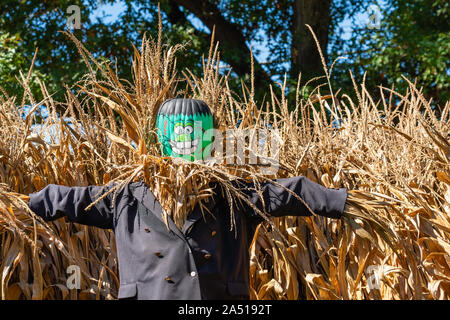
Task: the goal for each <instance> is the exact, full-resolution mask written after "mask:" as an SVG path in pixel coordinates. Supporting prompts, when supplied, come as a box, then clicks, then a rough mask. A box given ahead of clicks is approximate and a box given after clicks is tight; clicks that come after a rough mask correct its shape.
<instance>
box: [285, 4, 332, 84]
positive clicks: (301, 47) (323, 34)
mask: <svg viewBox="0 0 450 320" xmlns="http://www.w3.org/2000/svg"><path fill="white" fill-rule="evenodd" d="M330 5H331V0H294V3H293V12H294V14H293V21H292V44H291V77H292V78H294V79H296V78H297V77H298V74H299V72H301V73H302V83H305V81H307V80H309V79H311V78H313V77H316V76H322V75H324V74H325V72H324V69H323V65H322V62H321V58H320V54H319V52H318V50H317V45H316V43H315V41H314V38H313V36H312V34H311V31H310V30H309V29H308V28H307V27H306V24H308V25H310V26H311V28H312V29H313V31H314V33H315V34H316V37H317V40H318V41H319V44H320V48H321V50H322V54H323V55H324V58H325V59H326V57H327V43H328V31H329V26H330Z"/></svg>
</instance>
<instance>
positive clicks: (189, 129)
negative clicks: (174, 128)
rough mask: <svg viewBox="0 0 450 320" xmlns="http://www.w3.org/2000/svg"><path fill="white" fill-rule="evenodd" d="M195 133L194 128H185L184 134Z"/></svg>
mask: <svg viewBox="0 0 450 320" xmlns="http://www.w3.org/2000/svg"><path fill="white" fill-rule="evenodd" d="M193 131H194V128H192V126H187V127H185V128H184V132H185V133H187V134H191V133H192V132H193Z"/></svg>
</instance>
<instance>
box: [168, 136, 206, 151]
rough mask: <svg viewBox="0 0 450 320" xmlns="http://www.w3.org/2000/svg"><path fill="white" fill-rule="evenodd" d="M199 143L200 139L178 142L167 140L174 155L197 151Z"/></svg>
mask: <svg viewBox="0 0 450 320" xmlns="http://www.w3.org/2000/svg"><path fill="white" fill-rule="evenodd" d="M199 141H200V138H197V139H195V140H189V141H180V142H176V141H174V140H169V144H170V146H171V147H172V151H173V152H175V153H176V154H191V153H194V152H195V151H196V150H197V148H198V143H199Z"/></svg>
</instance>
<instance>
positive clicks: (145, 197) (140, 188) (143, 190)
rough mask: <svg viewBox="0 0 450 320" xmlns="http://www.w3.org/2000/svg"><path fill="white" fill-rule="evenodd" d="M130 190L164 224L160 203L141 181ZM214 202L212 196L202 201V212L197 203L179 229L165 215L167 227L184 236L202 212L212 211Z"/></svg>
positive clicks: (205, 213) (206, 213)
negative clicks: (206, 200)
mask: <svg viewBox="0 0 450 320" xmlns="http://www.w3.org/2000/svg"><path fill="white" fill-rule="evenodd" d="M131 192H132V194H133V196H134V197H135V198H136V199H137V200H138V201H140V202H141V203H142V204H143V205H144V206H145V207H146V208H147V209H148V210H150V212H151V213H152V214H153V215H155V216H156V217H157V218H158V219H159V220H160V221H161V223H163V224H165V223H164V219H163V217H162V210H163V209H162V207H161V204H160V203H159V201H158V200H157V199H156V197H155V196H154V195H153V193H152V192H151V191H150V189H149V188H148V187H147V185H146V184H145V183H144V182H143V181H141V182H139V183H138V184H137V185H136V186H135V187H134V188H132V189H131ZM215 203H216V202H215V199H214V197H211V198H209V199H208V202H204V203H203V206H204V207H206V209H204V210H203V213H202V210H201V208H200V205H199V204H197V205H196V206H195V208H194V210H193V211H192V212H191V213H190V214H189V215H188V216H187V218H186V222H185V223H184V225H183V228H182V229H181V230H180V229H178V228H177V226H176V225H175V222H174V221H173V220H172V218H171V217H170V216H167V222H168V225H169V229H170V230H172V231H173V232H174V233H176V234H177V235H178V236H180V237H184V236H185V234H186V232H187V231H188V230H189V228H190V227H191V226H192V225H194V224H195V223H196V222H197V221H198V220H199V219H200V218H202V217H203V214H204V215H205V216H206V215H208V214H210V213H209V212H211V213H212V212H213V209H214V205H215ZM208 211H209V212H208Z"/></svg>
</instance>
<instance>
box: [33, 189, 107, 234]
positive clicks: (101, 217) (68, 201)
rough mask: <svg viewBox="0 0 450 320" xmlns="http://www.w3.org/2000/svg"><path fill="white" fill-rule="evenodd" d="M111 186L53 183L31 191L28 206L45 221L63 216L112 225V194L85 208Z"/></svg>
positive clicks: (77, 220)
mask: <svg viewBox="0 0 450 320" xmlns="http://www.w3.org/2000/svg"><path fill="white" fill-rule="evenodd" d="M110 187H111V185H108V186H88V187H66V186H62V185H55V184H50V185H48V186H46V187H45V188H44V189H42V190H41V191H39V192H35V193H31V194H30V195H29V196H30V200H29V201H28V206H29V207H30V209H31V210H32V211H33V212H34V213H36V214H37V215H38V216H40V217H42V218H43V219H44V220H45V221H52V220H55V219H58V218H61V217H63V216H66V217H68V218H69V220H70V221H73V222H77V223H80V224H84V225H89V226H96V227H99V228H104V229H112V228H113V209H112V208H111V195H112V194H109V195H108V196H106V197H104V198H103V199H102V200H100V201H99V202H97V203H96V204H95V205H93V206H92V207H91V208H90V209H89V210H88V211H86V210H84V209H85V208H86V207H87V206H88V205H89V204H91V203H92V202H93V201H94V200H95V199H97V198H98V197H100V196H101V195H102V194H103V192H104V191H106V190H107V189H108V188H110Z"/></svg>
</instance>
